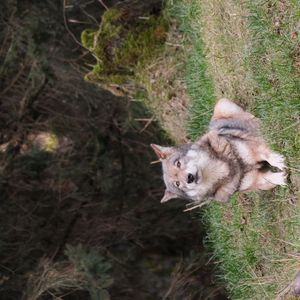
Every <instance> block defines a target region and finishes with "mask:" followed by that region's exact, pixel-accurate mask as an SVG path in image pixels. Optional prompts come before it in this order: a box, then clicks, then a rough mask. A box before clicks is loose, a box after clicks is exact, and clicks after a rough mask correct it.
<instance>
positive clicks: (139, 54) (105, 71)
mask: <svg viewBox="0 0 300 300" xmlns="http://www.w3.org/2000/svg"><path fill="white" fill-rule="evenodd" d="M157 3H158V1H155V3H154V4H153V5H152V8H151V6H150V5H149V3H148V4H146V5H142V4H141V3H139V2H137V1H131V2H130V4H129V3H128V2H126V5H117V6H114V7H113V8H110V9H109V10H107V11H106V12H105V13H104V14H103V16H102V22H101V25H100V27H99V29H98V30H94V29H86V30H85V31H83V32H82V34H81V41H82V44H83V46H84V47H86V48H87V49H88V50H89V51H91V53H92V54H93V55H94V57H95V58H96V64H95V65H94V67H93V69H92V70H91V72H89V73H88V74H87V75H86V77H85V78H86V79H87V80H90V81H94V82H97V83H99V84H100V85H102V86H103V87H104V88H107V87H108V89H111V88H110V87H111V86H113V87H116V86H118V87H119V89H118V93H119V92H120V90H122V91H123V92H124V94H127V93H130V92H131V91H132V90H133V89H132V86H133V85H137V86H138V84H139V82H138V79H137V78H138V72H139V70H141V69H142V68H145V67H146V66H147V65H148V64H150V62H151V61H152V60H153V59H154V58H155V57H156V56H157V54H158V53H159V52H160V51H162V47H163V45H164V43H165V39H166V36H167V31H168V23H167V21H166V20H165V19H164V17H163V16H162V15H160V9H156V10H155V9H153V7H155V5H157ZM137 5H138V7H136V6H137ZM150 8H151V9H150ZM128 87H130V88H128Z"/></svg>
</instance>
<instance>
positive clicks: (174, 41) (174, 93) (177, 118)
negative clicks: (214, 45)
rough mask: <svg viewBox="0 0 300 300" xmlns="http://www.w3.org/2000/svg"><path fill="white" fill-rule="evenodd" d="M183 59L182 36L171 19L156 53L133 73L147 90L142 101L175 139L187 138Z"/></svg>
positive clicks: (186, 106) (185, 139)
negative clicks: (157, 53)
mask: <svg viewBox="0 0 300 300" xmlns="http://www.w3.org/2000/svg"><path fill="white" fill-rule="evenodd" d="M185 60H186V58H185V54H184V37H183V35H182V34H181V33H180V32H179V30H178V26H177V25H176V24H175V23H173V24H172V25H171V27H170V31H169V33H168V37H167V40H166V45H165V49H164V51H163V52H162V54H161V55H160V57H158V58H156V60H154V61H153V63H152V64H151V65H149V66H148V67H147V68H143V69H139V70H138V75H137V76H138V79H139V80H140V81H141V82H142V84H143V85H144V87H145V88H146V90H147V97H145V99H144V102H145V103H146V104H147V106H148V107H149V108H150V109H151V110H152V111H153V112H154V114H155V116H156V118H157V119H158V121H159V123H160V124H161V126H162V127H163V128H164V129H165V130H166V131H167V132H168V134H169V135H170V137H171V138H172V140H174V141H175V142H176V143H183V142H186V141H187V138H186V136H187V121H188V115H189V114H188V107H189V106H190V97H189V96H188V93H187V87H186V84H185V82H184V66H185ZM138 96H139V95H137V97H138Z"/></svg>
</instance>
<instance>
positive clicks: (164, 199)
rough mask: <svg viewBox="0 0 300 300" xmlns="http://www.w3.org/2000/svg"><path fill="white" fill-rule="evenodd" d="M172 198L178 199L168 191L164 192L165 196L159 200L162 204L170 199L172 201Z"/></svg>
mask: <svg viewBox="0 0 300 300" xmlns="http://www.w3.org/2000/svg"><path fill="white" fill-rule="evenodd" d="M174 198H178V196H177V195H176V194H174V193H172V192H170V191H168V190H165V194H164V196H163V197H162V199H161V200H160V203H164V202H167V201H169V200H171V199H174Z"/></svg>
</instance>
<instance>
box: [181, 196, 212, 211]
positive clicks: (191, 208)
mask: <svg viewBox="0 0 300 300" xmlns="http://www.w3.org/2000/svg"><path fill="white" fill-rule="evenodd" d="M211 201H212V200H211V199H209V200H206V201H204V202H201V203H199V204H196V205H194V206H192V207H188V208H186V209H185V210H184V211H183V212H186V211H190V210H193V209H195V208H197V207H202V206H204V205H205V204H208V203H209V202H211Z"/></svg>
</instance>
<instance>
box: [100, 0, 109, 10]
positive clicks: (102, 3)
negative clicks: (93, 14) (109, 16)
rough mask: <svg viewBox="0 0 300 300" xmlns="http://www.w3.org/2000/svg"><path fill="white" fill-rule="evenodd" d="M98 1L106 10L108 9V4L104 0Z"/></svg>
mask: <svg viewBox="0 0 300 300" xmlns="http://www.w3.org/2000/svg"><path fill="white" fill-rule="evenodd" d="M98 1H99V2H100V4H101V5H102V6H103V7H104V8H105V9H106V10H108V6H107V5H106V4H104V2H103V1H102V0H98Z"/></svg>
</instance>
